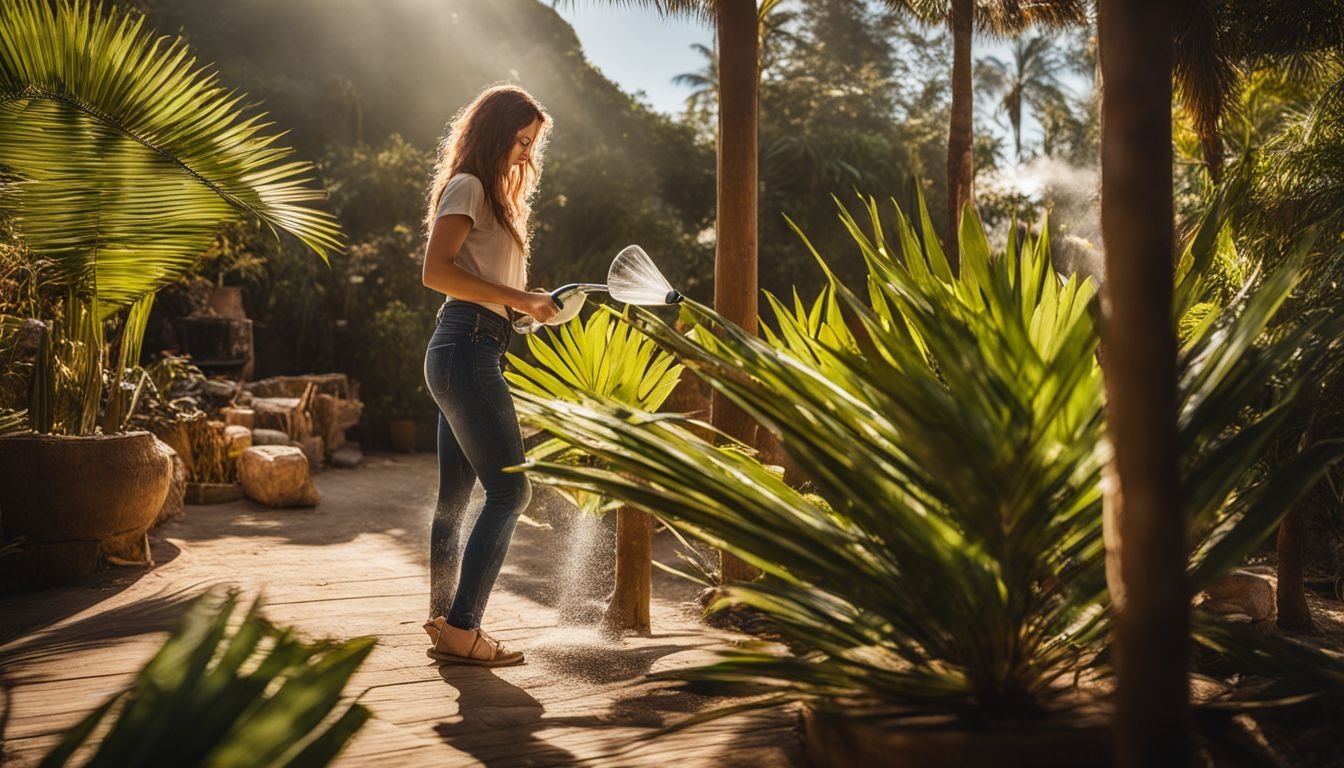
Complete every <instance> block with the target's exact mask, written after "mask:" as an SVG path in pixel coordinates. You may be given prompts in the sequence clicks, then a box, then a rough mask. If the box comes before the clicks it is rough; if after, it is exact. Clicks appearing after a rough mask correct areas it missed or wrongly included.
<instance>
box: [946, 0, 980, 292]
mask: <svg viewBox="0 0 1344 768" xmlns="http://www.w3.org/2000/svg"><path fill="white" fill-rule="evenodd" d="M951 22H952V121H951V125H950V126H949V129H948V135H947V235H946V237H947V241H946V242H945V243H944V244H943V250H945V251H946V252H947V258H948V260H949V261H950V262H951V263H952V271H953V272H956V271H957V268H958V265H959V263H960V261H961V259H960V256H959V255H958V254H959V253H960V249H959V248H958V246H957V232H958V231H959V229H960V227H961V211H962V209H963V208H964V207H965V206H966V203H967V202H969V201H970V200H971V199H972V196H973V192H972V189H971V185H972V183H973V182H974V180H975V159H974V156H973V155H972V143H973V141H974V138H975V113H974V107H975V94H974V93H973V92H972V90H971V38H972V36H973V35H974V32H975V4H974V0H952V18H951Z"/></svg>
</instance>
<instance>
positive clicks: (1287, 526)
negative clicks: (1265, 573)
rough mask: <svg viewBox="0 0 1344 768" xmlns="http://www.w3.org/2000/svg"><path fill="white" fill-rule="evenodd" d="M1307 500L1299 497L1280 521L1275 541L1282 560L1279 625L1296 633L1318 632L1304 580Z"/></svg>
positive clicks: (1278, 599)
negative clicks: (1304, 515) (1304, 514)
mask: <svg viewBox="0 0 1344 768" xmlns="http://www.w3.org/2000/svg"><path fill="white" fill-rule="evenodd" d="M1307 503H1308V502H1307V499H1305V498H1303V499H1299V500H1298V501H1297V503H1296V504H1294V505H1293V508H1292V510H1290V511H1289V512H1288V516H1287V517H1285V518H1283V521H1282V522H1280V523H1279V536H1278V539H1277V541H1276V542H1275V546H1276V549H1277V550H1278V559H1279V583H1278V594H1277V595H1276V597H1277V601H1276V602H1277V603H1278V606H1279V628H1280V629H1286V630H1289V631H1293V632H1315V631H1316V622H1315V620H1314V619H1312V617H1311V607H1310V606H1309V605H1307V592H1306V585H1305V584H1304V583H1303V565H1304V563H1303V560H1304V550H1305V548H1306V533H1307V532H1306V530H1305V525H1304V524H1305V523H1306V520H1305V518H1304V517H1303V514H1302V513H1303V512H1304V511H1305V509H1304V508H1305V507H1306V505H1307Z"/></svg>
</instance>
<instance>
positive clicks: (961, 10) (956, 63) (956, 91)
mask: <svg viewBox="0 0 1344 768" xmlns="http://www.w3.org/2000/svg"><path fill="white" fill-rule="evenodd" d="M886 3H887V5H888V6H890V7H891V8H893V9H895V10H898V11H904V12H907V13H910V14H911V15H913V16H914V17H916V18H918V19H920V20H921V21H924V22H925V23H928V24H944V23H945V24H947V26H948V28H949V29H950V30H951V31H952V121H951V125H950V126H949V129H948V139H947V225H946V228H945V229H944V230H943V232H944V233H945V234H946V236H947V241H948V249H947V250H948V258H949V260H950V262H951V264H952V269H953V271H956V270H957V263H958V257H957V248H958V243H957V237H956V234H957V233H958V232H960V231H961V230H960V227H959V225H958V222H960V221H961V216H962V210H963V209H964V208H965V207H966V205H967V203H969V202H970V201H971V200H973V199H974V193H973V191H972V187H973V186H974V181H975V160H974V156H973V154H972V147H973V145H974V143H975V93H974V90H973V87H972V83H971V66H972V61H973V59H972V56H971V46H972V42H973V38H974V36H975V34H976V33H979V34H982V35H994V36H1007V35H1017V34H1021V33H1022V32H1023V31H1024V30H1026V28H1027V27H1029V26H1031V25H1033V24H1036V25H1039V26H1041V27H1045V28H1047V29H1050V28H1061V27H1068V26H1073V25H1081V24H1084V23H1086V21H1087V13H1086V7H1087V4H1086V3H1085V2H1083V0H1042V2H1034V3H1022V2H1018V1H1017V0H886Z"/></svg>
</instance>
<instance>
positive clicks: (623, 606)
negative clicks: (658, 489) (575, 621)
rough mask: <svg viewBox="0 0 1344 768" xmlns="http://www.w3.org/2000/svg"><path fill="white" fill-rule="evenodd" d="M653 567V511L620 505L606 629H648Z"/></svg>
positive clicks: (634, 630)
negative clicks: (614, 577)
mask: <svg viewBox="0 0 1344 768" xmlns="http://www.w3.org/2000/svg"><path fill="white" fill-rule="evenodd" d="M652 569H653V515H650V514H649V513H648V512H645V511H643V510H639V509H635V508H633V507H621V508H620V509H619V510H618V511H617V512H616V585H615V590H614V591H613V592H612V596H611V602H610V603H609V604H608V605H607V614H606V618H605V625H606V629H607V630H609V631H612V632H623V631H627V630H629V631H633V632H640V633H643V634H648V633H649V631H650V622H649V602H650V599H651V597H652V594H653V570H652Z"/></svg>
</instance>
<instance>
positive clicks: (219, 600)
mask: <svg viewBox="0 0 1344 768" xmlns="http://www.w3.org/2000/svg"><path fill="white" fill-rule="evenodd" d="M238 599H239V597H238V594H237V593H236V592H233V593H229V594H223V593H221V592H219V591H213V592H207V593H206V594H204V595H202V596H201V597H200V598H197V599H196V600H195V601H194V602H193V603H192V604H191V605H190V606H189V607H188V608H187V612H186V614H185V615H184V616H183V617H182V620H181V622H180V623H179V624H178V626H177V629H176V630H175V631H174V632H173V633H172V635H171V636H170V637H169V638H168V640H167V641H166V642H164V644H163V646H162V647H161V648H160V649H159V651H158V652H157V653H156V654H154V657H153V658H152V659H150V660H149V662H148V663H146V664H145V666H144V667H143V668H142V669H141V670H140V672H139V674H138V675H137V676H136V679H135V682H134V683H133V684H131V686H129V687H128V688H126V689H125V690H122V691H119V692H118V693H116V694H114V695H113V696H112V697H111V698H109V699H108V700H107V701H106V702H105V703H103V704H102V705H101V706H99V707H98V708H97V709H95V710H94V711H93V712H91V713H90V714H89V715H88V716H87V717H85V718H84V719H83V720H81V721H80V722H79V723H78V724H76V725H75V726H74V727H72V728H71V729H70V730H68V731H66V733H65V734H64V735H63V736H62V738H61V740H60V742H59V743H58V744H57V745H56V747H55V748H54V749H52V751H51V752H49V753H48V754H47V755H46V757H45V758H43V760H42V762H41V765H42V766H43V767H44V768H55V767H56V766H63V765H67V764H68V763H69V762H70V758H71V756H72V755H73V754H74V753H75V751H76V750H78V749H80V748H81V747H84V746H86V745H88V744H89V743H90V740H91V737H92V736H93V734H94V732H95V730H97V729H98V727H99V724H100V723H102V722H103V720H104V719H105V718H106V717H107V716H108V714H109V713H111V712H113V711H115V712H116V713H117V714H116V718H115V720H114V722H113V723H112V724H111V727H110V729H109V730H107V732H106V734H105V735H103V736H102V738H101V741H100V742H99V743H98V745H97V747H96V748H95V749H94V750H93V754H92V755H91V756H90V757H89V759H88V761H87V762H86V763H84V764H85V765H93V766H98V765H180V766H194V765H264V766H293V767H294V768H298V767H299V766H322V765H326V764H327V763H329V762H331V761H332V760H333V759H334V758H335V757H336V755H337V753H339V752H340V751H341V748H342V747H344V746H345V744H346V742H348V741H349V740H350V738H351V737H352V736H354V735H355V732H356V731H358V730H359V728H360V726H362V725H363V724H364V722H365V721H366V720H368V719H369V716H370V713H369V710H368V709H367V708H366V707H364V706H363V705H361V704H351V705H350V706H348V707H346V708H345V710H344V711H343V712H341V713H340V714H339V715H338V716H335V717H332V713H333V712H334V711H335V710H336V706H337V703H338V702H339V701H340V697H341V692H342V690H343V689H344V688H345V685H346V683H347V682H348V681H349V680H350V676H351V675H353V674H354V672H355V670H356V669H358V668H359V666H360V664H362V663H363V662H364V659H365V658H366V657H368V655H369V652H370V651H372V650H373V645H374V640H373V638H370V637H361V638H356V639H354V640H349V641H346V642H343V643H336V642H331V641H324V642H317V643H306V642H303V641H301V640H299V639H298V638H296V637H295V636H294V632H293V630H290V629H284V628H281V627H276V626H274V625H272V624H271V623H270V622H268V621H266V620H265V619H264V618H262V616H261V614H260V601H257V602H256V603H254V604H253V605H252V607H251V608H250V609H248V610H247V612H246V613H245V614H244V616H243V618H242V621H241V623H239V624H237V625H236V626H231V625H230V624H231V623H230V618H231V617H232V616H233V614H234V609H235V608H236V607H237V605H238Z"/></svg>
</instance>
